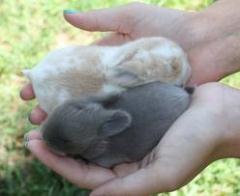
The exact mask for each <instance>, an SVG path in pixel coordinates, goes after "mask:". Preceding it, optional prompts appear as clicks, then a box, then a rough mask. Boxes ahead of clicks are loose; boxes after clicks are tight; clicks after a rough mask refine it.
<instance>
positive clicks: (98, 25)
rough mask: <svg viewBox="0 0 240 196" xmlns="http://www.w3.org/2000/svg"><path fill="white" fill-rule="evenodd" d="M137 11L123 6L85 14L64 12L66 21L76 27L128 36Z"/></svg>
mask: <svg viewBox="0 0 240 196" xmlns="http://www.w3.org/2000/svg"><path fill="white" fill-rule="evenodd" d="M133 12H134V13H135V12H136V9H131V6H129V5H127V6H121V7H116V8H108V9H101V10H94V11H88V12H84V13H80V12H79V13H69V12H67V11H66V12H64V17H65V19H66V20H67V21H68V22H69V23H70V24H72V25H73V26H75V27H78V28H80V29H83V30H87V31H114V32H119V33H125V34H128V33H129V32H130V28H131V25H129V23H131V22H132V21H133V20H134V17H130V16H134V15H135V14H134V13H133Z"/></svg>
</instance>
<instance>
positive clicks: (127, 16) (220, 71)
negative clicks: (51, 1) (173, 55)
mask: <svg viewBox="0 0 240 196" xmlns="http://www.w3.org/2000/svg"><path fill="white" fill-rule="evenodd" d="M238 4H240V2H239V1H235V0H229V1H224V0H222V1H219V2H217V3H215V4H214V5H213V6H211V7H209V8H208V9H206V10H204V11H201V12H195V13H194V12H186V11H179V10H174V9H166V8H161V7H157V6H152V5H146V4H143V3H132V4H129V5H125V6H121V7H117V8H110V9H103V10H97V11H90V12H85V13H75V14H65V15H64V17H65V18H66V20H67V21H69V22H70V23H71V24H73V25H74V26H76V27H79V28H81V29H83V30H88V31H112V32H113V33H112V34H110V35H108V36H106V37H105V38H103V39H101V40H99V41H98V42H97V44H105V45H106V44H108V45H115V44H121V43H124V42H126V41H130V40H132V39H137V38H140V37H146V36H163V37H168V38H170V39H172V40H174V41H176V42H178V43H179V44H180V45H181V46H182V47H183V48H184V50H185V51H186V52H187V54H188V57H189V61H190V64H191V66H192V76H191V79H190V81H189V84H203V83H205V82H210V81H217V80H219V79H221V78H223V77H224V76H226V75H228V74H231V73H233V72H236V71H237V70H239V66H240V55H239V53H238V51H239V50H240V41H239V40H240V34H239V29H240V23H239V22H238V21H239V19H240V14H239V12H238V7H239V6H238ZM229 10H231V11H229ZM225 13H228V17H225ZM108 18H111V20H106V19H108ZM228 18H231V20H228ZM21 97H22V98H23V99H25V100H30V99H32V98H34V93H33V90H32V87H31V85H30V84H28V85H26V86H25V87H24V88H23V90H22V92H21ZM45 118H46V113H44V112H43V111H42V110H41V108H39V107H37V108H35V109H34V110H33V111H32V113H31V115H30V118H29V119H30V121H31V122H32V123H34V124H39V123H41V122H42V121H43V120H44V119H45Z"/></svg>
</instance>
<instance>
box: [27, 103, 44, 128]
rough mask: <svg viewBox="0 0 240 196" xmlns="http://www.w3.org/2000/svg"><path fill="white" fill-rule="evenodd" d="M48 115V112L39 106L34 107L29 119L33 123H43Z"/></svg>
mask: <svg viewBox="0 0 240 196" xmlns="http://www.w3.org/2000/svg"><path fill="white" fill-rule="evenodd" d="M46 117H47V113H46V112H45V111H43V110H42V109H41V108H40V107H39V106H37V107H36V108H34V109H33V110H32V112H31V114H30V115H29V121H30V122H31V123H32V124H41V123H42V122H43V121H44V120H45V119H46Z"/></svg>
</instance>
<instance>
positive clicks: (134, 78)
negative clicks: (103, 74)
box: [109, 68, 143, 87]
mask: <svg viewBox="0 0 240 196" xmlns="http://www.w3.org/2000/svg"><path fill="white" fill-rule="evenodd" d="M109 81H111V83H114V84H117V85H119V86H121V87H134V86H136V85H139V84H141V83H143V81H142V79H141V78H140V77H139V76H138V75H137V74H136V73H133V72H131V71H129V70H127V69H126V68H115V69H114V72H113V73H112V74H111V76H110V77H109Z"/></svg>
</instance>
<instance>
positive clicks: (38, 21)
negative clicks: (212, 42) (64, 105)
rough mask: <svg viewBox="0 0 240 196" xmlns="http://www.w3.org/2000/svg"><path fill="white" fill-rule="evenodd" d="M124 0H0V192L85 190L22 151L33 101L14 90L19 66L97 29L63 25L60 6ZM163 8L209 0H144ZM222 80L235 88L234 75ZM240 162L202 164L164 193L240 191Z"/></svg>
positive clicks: (238, 83)
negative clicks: (26, 100) (186, 180)
mask: <svg viewBox="0 0 240 196" xmlns="http://www.w3.org/2000/svg"><path fill="white" fill-rule="evenodd" d="M127 2H131V1H129V0H78V1H76V0H73V1H67V0H52V1H48V0H0V195H1V196H2V195H3V196H5V195H7V196H8V195H14V196H15V195H19V196H22V195H33V196H38V195H44V196H45V195H47V196H51V195H56V196H64V195H87V194H88V193H87V192H86V191H84V190H81V189H79V188H78V187H75V186H73V185H71V184H70V183H68V182H67V181H66V180H64V179H62V178H61V177H59V176H57V175H56V174H54V173H53V172H51V171H50V170H49V169H47V168H46V167H45V166H44V165H42V164H41V163H40V162H38V161H36V160H34V158H33V157H32V156H31V155H30V154H29V152H28V151H27V150H25V148H24V146H23V135H24V133H25V132H27V131H29V130H30V129H32V128H34V127H33V126H32V125H30V123H29V122H28V120H27V116H28V113H29V112H30V110H31V108H32V107H33V106H34V105H36V102H34V101H33V102H31V103H28V104H26V103H24V102H23V101H22V100H20V98H19V96H18V95H19V90H20V89H21V87H22V86H23V84H24V83H25V82H26V80H25V79H24V78H23V76H22V74H21V70H22V69H23V68H28V67H32V66H34V65H35V64H36V63H37V62H38V61H39V60H40V59H41V58H42V57H44V55H45V54H46V53H47V52H48V51H49V50H51V49H54V48H56V47H60V46H63V45H65V44H68V43H79V44H88V43H91V42H92V41H93V40H95V39H96V38H97V37H99V34H96V33H88V32H84V31H80V30H78V29H75V28H73V27H71V26H70V25H69V24H67V23H66V22H65V21H64V19H63V17H62V10H63V9H67V8H74V9H79V10H81V11H85V10H89V9H97V8H103V7H110V6H116V5H121V4H125V3H127ZM144 2H146V3H152V4H157V5H160V6H165V7H172V8H179V9H188V10H200V9H203V8H204V7H207V6H208V5H209V4H211V3H212V1H211V0H193V1H188V0H145V1H144ZM224 82H225V83H227V84H229V85H231V86H234V87H240V76H239V74H235V75H234V76H231V77H228V78H226V79H225V80H224ZM239 169H240V161H239V160H233V159H228V160H221V161H217V162H215V163H214V164H212V165H210V166H209V167H208V168H206V169H205V170H204V171H203V172H202V173H201V174H199V175H198V176H197V177H196V178H195V179H194V180H193V181H192V182H191V183H189V184H188V185H186V186H184V187H183V188H181V189H180V190H178V191H175V192H172V193H169V194H164V195H171V196H175V195H177V196H181V195H204V196H205V195H240V186H239V181H240V171H239Z"/></svg>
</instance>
